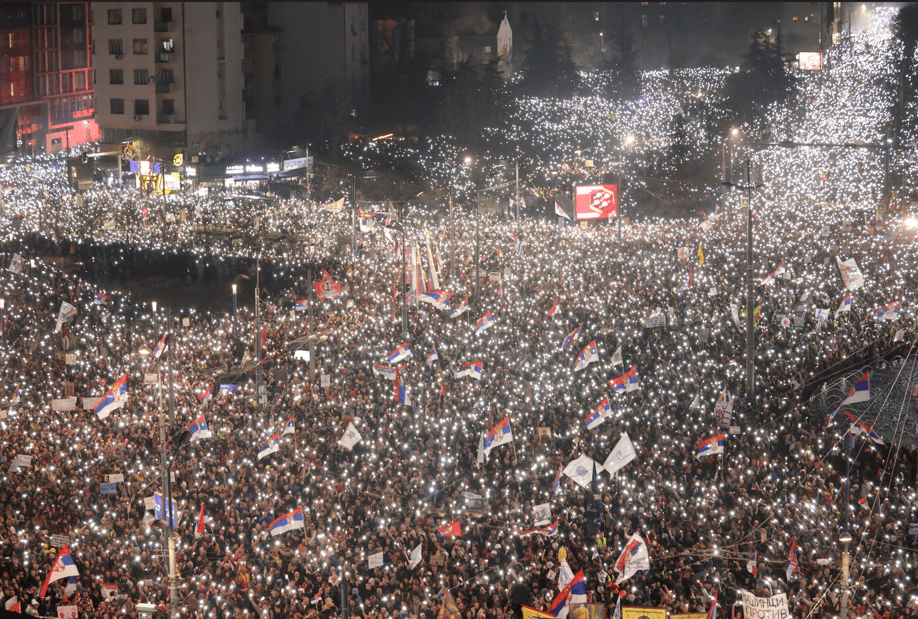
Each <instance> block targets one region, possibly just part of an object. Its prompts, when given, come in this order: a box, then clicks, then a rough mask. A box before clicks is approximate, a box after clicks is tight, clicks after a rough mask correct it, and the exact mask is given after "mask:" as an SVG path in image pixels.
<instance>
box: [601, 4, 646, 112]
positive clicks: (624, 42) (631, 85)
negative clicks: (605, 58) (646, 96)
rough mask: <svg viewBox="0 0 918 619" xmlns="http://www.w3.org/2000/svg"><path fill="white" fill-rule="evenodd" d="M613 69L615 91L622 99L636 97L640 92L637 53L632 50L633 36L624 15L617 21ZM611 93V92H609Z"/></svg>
mask: <svg viewBox="0 0 918 619" xmlns="http://www.w3.org/2000/svg"><path fill="white" fill-rule="evenodd" d="M614 45H615V50H616V52H617V56H618V58H617V59H616V63H615V69H616V70H617V71H618V80H617V81H616V83H615V88H616V91H617V92H616V93H614V94H615V95H618V96H619V97H620V98H622V99H636V98H637V97H638V96H640V94H641V81H640V76H639V73H638V68H637V54H636V53H635V51H634V38H633V37H632V36H631V29H630V28H628V24H627V23H626V22H625V18H624V16H622V18H621V19H620V20H619V22H618V37H616V40H615V43H614ZM609 94H610V95H612V94H613V93H609Z"/></svg>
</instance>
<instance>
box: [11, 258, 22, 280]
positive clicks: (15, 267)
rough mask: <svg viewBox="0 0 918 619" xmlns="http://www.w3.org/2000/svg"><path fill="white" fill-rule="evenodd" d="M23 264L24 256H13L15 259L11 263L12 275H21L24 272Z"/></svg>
mask: <svg viewBox="0 0 918 619" xmlns="http://www.w3.org/2000/svg"><path fill="white" fill-rule="evenodd" d="M22 262H23V260H22V256H20V255H19V254H13V259H12V260H11V261H10V268H9V271H10V273H12V274H13V275H19V272H20V271H22Z"/></svg>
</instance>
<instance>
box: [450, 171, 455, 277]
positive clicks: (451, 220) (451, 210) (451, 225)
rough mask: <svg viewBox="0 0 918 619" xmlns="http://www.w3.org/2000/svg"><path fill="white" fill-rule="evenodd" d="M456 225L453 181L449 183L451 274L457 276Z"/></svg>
mask: <svg viewBox="0 0 918 619" xmlns="http://www.w3.org/2000/svg"><path fill="white" fill-rule="evenodd" d="M455 230H456V226H455V225H454V224H453V183H452V181H450V183H449V276H450V278H454V277H456V261H455V260H454V259H453V245H455V244H456V241H455V237H454V231H455Z"/></svg>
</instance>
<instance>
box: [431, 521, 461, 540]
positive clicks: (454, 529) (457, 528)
mask: <svg viewBox="0 0 918 619" xmlns="http://www.w3.org/2000/svg"><path fill="white" fill-rule="evenodd" d="M437 533H439V534H440V535H442V536H443V537H462V522H461V521H459V520H457V521H456V522H452V523H450V524H446V525H443V526H442V527H437Z"/></svg>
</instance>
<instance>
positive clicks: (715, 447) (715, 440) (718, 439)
mask: <svg viewBox="0 0 918 619" xmlns="http://www.w3.org/2000/svg"><path fill="white" fill-rule="evenodd" d="M722 453H724V435H723V434H718V435H717V436H712V437H711V438H706V439H704V440H703V441H701V442H700V443H698V453H697V454H695V457H696V458H701V457H703V456H713V455H715V454H722Z"/></svg>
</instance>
